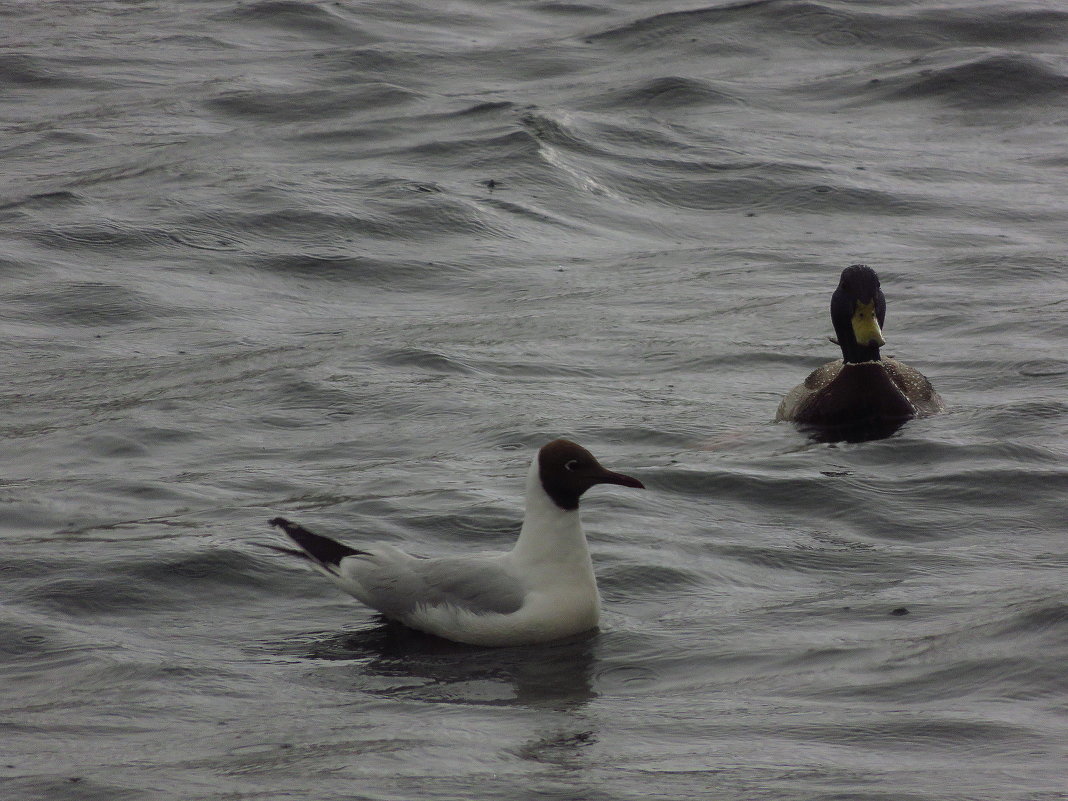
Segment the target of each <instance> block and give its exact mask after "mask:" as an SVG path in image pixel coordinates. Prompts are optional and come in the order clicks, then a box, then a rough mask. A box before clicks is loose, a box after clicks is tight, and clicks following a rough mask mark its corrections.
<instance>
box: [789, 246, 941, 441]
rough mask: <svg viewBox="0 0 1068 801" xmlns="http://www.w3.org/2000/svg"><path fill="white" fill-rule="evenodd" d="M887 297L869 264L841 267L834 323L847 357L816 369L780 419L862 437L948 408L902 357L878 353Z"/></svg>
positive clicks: (796, 390)
mask: <svg viewBox="0 0 1068 801" xmlns="http://www.w3.org/2000/svg"><path fill="white" fill-rule="evenodd" d="M885 317H886V298H885V297H883V291H882V289H881V288H880V287H879V276H878V275H876V274H875V270H873V269H872V268H871V267H868V266H867V265H864V264H854V265H852V266H851V267H846V268H845V269H844V270H843V271H842V278H841V280H840V281H839V282H838V288H837V289H835V290H834V294H833V295H832V296H831V322H832V323H833V324H834V332H835V334H836V335H837V339H832V340H831V341H832V342H835V343H836V344H837V345H839V346H840V347H841V348H842V358H841V359H839V360H837V361H833V362H828V363H827V364H825V365H823V366H822V367H819V368H817V369H816V370H813V371H812V373H811V374H810V375H809V377H808V378H806V379H805V382H804V383H803V384H800V385H798V386H796V387H794V389H792V390H791V391H790V393H789V394H788V395H787V396H786V397H785V398H783V399H782V403H780V404H779V411H778V414H777V415H776V417H775V419H776V420H792V421H794V422H795V423H802V424H805V425H807V426H813V427H816V428H819V429H824V430H835V429H850V430H853V431H858V432H859V433H860V435H861V438H866V437H864V434H865V432H868V431H871V432H872V433H873V435H874V436H879V435H883V436H885V435H887V434H889V433H893V431H895V430H896V429H897V428H899V427H900V426H901V425H902V424H903V423H904V422H905V421H906V420H909V419H911V418H913V417H924V416H927V415H930V414H935V413H936V412H940V411H942V410H943V409H944V408H945V405H944V404H943V402H942V399H941V398H940V397H939V396H938V393H937V392H935V391H934V387H932V386H931V382H930V381H928V380H927V378H926V377H925V376H924V375H923V374H922V373H920V372H919V371H918V370H916V369H914V368H912V367H909V366H908V365H906V364H903V363H902V362H899V361H898V360H897V359H892V358H886V359H883V358H881V357H880V356H879V348H881V347H882V346H883V345H885V344H886V340H884V339H883V332H882V326H883V321H884V319H885Z"/></svg>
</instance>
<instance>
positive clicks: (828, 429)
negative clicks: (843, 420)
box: [797, 418, 912, 444]
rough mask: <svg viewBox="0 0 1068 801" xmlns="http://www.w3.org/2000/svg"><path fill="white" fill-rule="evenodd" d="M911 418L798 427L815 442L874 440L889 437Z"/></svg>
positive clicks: (801, 425)
mask: <svg viewBox="0 0 1068 801" xmlns="http://www.w3.org/2000/svg"><path fill="white" fill-rule="evenodd" d="M911 419H912V418H905V419H902V420H881V421H874V422H865V423H855V424H853V425H844V426H820V425H811V424H799V425H798V426H797V428H798V430H799V431H801V432H802V433H803V434H805V435H806V436H808V438H809V439H811V440H812V441H813V442H819V443H823V444H831V443H835V442H847V443H858V442H872V441H874V440H880V439H889V438H890V437H892V436H893V435H894V434H896V433H897V432H898V431H900V430H901V429H902V428H903V427H904V425H905V424H906V423H907V422H909V420H911Z"/></svg>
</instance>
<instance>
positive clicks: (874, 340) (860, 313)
mask: <svg viewBox="0 0 1068 801" xmlns="http://www.w3.org/2000/svg"><path fill="white" fill-rule="evenodd" d="M853 336H855V337H856V338H857V344H858V345H875V347H877V348H878V347H882V346H883V345H885V344H886V340H885V339H883V332H882V331H881V330H880V328H879V320H878V318H876V316H875V300H874V299H873V300H872V302H871V303H861V302H860V301H859V300H858V301H857V305H856V308H855V309H854V310H853Z"/></svg>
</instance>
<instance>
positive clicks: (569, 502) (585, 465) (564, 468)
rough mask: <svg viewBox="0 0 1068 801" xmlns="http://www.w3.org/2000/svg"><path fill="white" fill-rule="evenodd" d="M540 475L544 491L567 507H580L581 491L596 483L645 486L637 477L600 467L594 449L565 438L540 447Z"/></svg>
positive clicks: (571, 508)
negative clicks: (593, 452) (589, 449)
mask: <svg viewBox="0 0 1068 801" xmlns="http://www.w3.org/2000/svg"><path fill="white" fill-rule="evenodd" d="M538 476H539V477H540V478H541V486H542V487H543V488H544V489H545V494H546V495H548V496H549V497H550V498H552V500H553V503H555V504H556V505H557V506H559V507H560V508H561V509H566V510H568V511H571V510H574V509H578V505H579V498H581V497H582V493H584V492H585V491H586V490H588V489H589V488H590V487H592V486H594V485H595V484H619V485H620V486H621V487H634V488H636V489H645V485H644V484H642V482H640V481H639V480H638V479H636V478H631V477H630V476H625V475H623V474H622V473H613V472H612V471H611V470H607V469H605V468H604V467H601V463H600V462H598V461H597V459H595V458H594V456H593V454H592V453H590V452H589V451H588V450H586V449H585V448H583V447H582V446H581V445H576V444H575V443H574V442H571V441H570V440H566V439H556V440H553V441H552V442H550V443H549V444H548V445H544V446H543V447H542V449H541V450H540V451H538Z"/></svg>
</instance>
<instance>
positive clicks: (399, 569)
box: [317, 458, 601, 646]
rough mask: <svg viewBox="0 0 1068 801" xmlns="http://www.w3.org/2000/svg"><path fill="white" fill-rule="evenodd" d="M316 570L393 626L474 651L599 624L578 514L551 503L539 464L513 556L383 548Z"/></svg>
mask: <svg viewBox="0 0 1068 801" xmlns="http://www.w3.org/2000/svg"><path fill="white" fill-rule="evenodd" d="M317 567H318V569H319V570H320V572H322V573H324V574H325V575H327V576H329V577H330V578H331V579H332V580H333V581H334V582H335V583H336V584H337V585H338V586H339V587H340V588H341V589H343V590H344V591H345V592H347V593H349V594H351V595H353V596H354V597H356V598H357V599H359V600H360V601H361V602H362V603H364V604H366V605H367V606H369V607H371V608H372V609H377V610H378V611H380V612H382V613H383V614H384V615H386V616H387V617H389V618H392V619H394V620H397V621H399V622H401V623H403V624H405V625H407V626H410V627H411V628H413V629H418V630H420V631H425V632H428V633H430V634H436V635H438V636H440V637H445V638H447V639H450V640H455V641H458V642H465V643H471V644H474V645H494V646H501V645H521V644H531V643H539V642H547V641H550V640H556V639H560V638H562V637H567V636H570V635H572V634H578V633H579V632H583V631H587V630H589V629H592V628H594V627H595V626H596V625H597V622H598V620H599V619H600V612H601V602H600V595H599V593H598V591H597V579H596V577H595V576H594V573H593V563H592V560H591V558H590V552H589V547H588V546H587V543H586V536H585V534H584V533H583V531H582V526H581V524H580V522H579V512H578V509H577V508H576V509H574V510H566V509H562V508H560V507H559V506H557V505H556V504H555V503H554V502H553V501H552V499H551V498H550V497H549V496H548V494H547V493H546V492H545V489H544V488H543V487H542V483H541V480H540V479H539V475H538V460H537V458H535V460H534V462H533V463H532V464H531V467H530V472H529V473H528V475H527V482H526V513H525V515H524V518H523V527H522V529H521V530H520V533H519V539H518V540H517V542H516V544H515V547H514V548H512V550H510V551H506V552H503V553H499V554H488V553H483V554H472V555H470V556H450V557H441V558H437V559H422V558H419V557H415V556H411V555H409V554H407V553H404V552H403V551H401V550H399V549H397V548H395V547H393V546H391V545H377V546H373V547H370V548H361V553H360V554H358V555H352V556H346V557H345V558H343V559H341V560H340V562H339V563H338V564H337V567H336V572H335V571H334V570H333V569H332V568H330V567H327V566H322V565H317Z"/></svg>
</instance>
